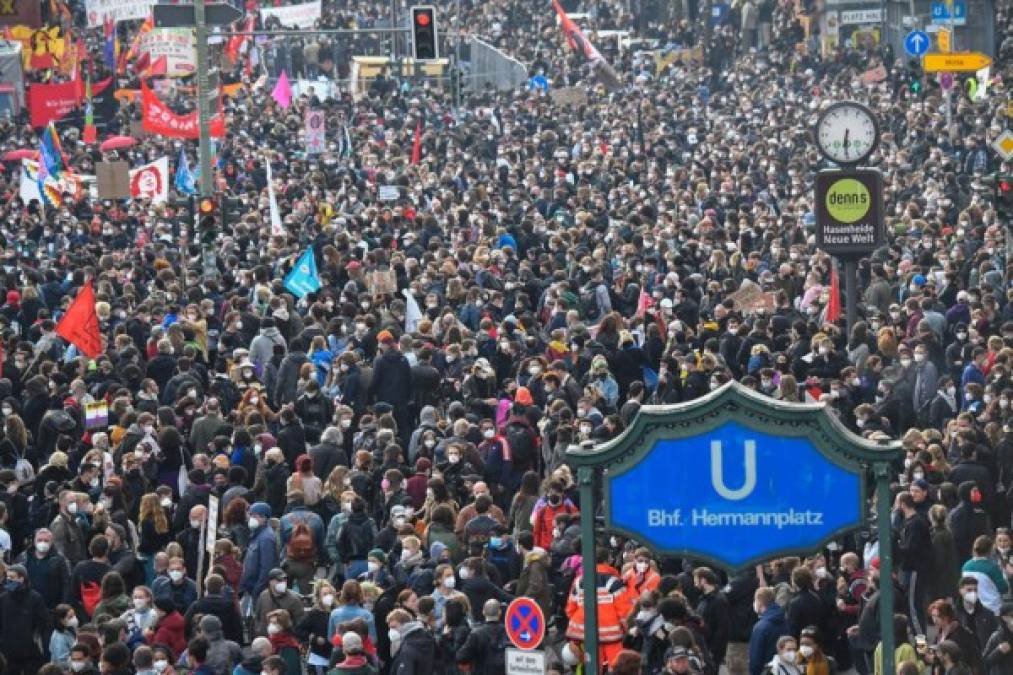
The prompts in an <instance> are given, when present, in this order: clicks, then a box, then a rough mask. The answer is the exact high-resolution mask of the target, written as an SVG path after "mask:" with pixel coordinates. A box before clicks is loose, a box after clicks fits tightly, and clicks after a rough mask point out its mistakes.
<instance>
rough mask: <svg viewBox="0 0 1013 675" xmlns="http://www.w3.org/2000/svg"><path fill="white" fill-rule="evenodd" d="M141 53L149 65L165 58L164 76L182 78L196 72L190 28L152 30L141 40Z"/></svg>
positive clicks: (193, 44)
mask: <svg viewBox="0 0 1013 675" xmlns="http://www.w3.org/2000/svg"><path fill="white" fill-rule="evenodd" d="M141 52H147V53H148V55H149V56H150V60H151V63H154V62H155V61H157V60H158V59H160V58H162V57H165V62H166V64H165V74H166V76H168V77H184V76H186V75H192V74H193V73H194V72H196V70H197V41H196V38H195V37H194V33H193V30H192V29H190V28H153V29H152V30H150V31H148V32H147V33H145V34H144V37H143V38H141Z"/></svg>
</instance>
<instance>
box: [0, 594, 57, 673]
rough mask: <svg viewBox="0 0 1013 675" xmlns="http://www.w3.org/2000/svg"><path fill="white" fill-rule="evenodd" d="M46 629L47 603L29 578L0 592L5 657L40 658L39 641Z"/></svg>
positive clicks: (0, 637)
mask: <svg viewBox="0 0 1013 675" xmlns="http://www.w3.org/2000/svg"><path fill="white" fill-rule="evenodd" d="M48 631H49V612H48V610H47V609H46V603H45V601H43V599H42V596H41V595H39V594H38V593H36V592H35V591H34V590H32V587H31V583H30V582H25V583H24V584H22V586H21V588H19V589H18V590H16V591H6V592H4V593H2V594H0V654H3V655H4V656H6V657H7V660H8V661H22V660H24V661H28V660H34V659H41V658H42V649H41V648H40V647H39V645H41V644H42V643H43V642H42V641H43V640H45V638H46V634H47V633H48Z"/></svg>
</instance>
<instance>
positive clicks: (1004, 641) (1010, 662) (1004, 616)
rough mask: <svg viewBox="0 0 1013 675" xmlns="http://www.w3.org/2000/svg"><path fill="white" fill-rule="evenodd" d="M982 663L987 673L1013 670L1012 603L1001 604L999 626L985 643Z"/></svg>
mask: <svg viewBox="0 0 1013 675" xmlns="http://www.w3.org/2000/svg"><path fill="white" fill-rule="evenodd" d="M982 661H983V662H984V665H985V667H986V668H988V669H989V670H988V672H989V673H993V672H1007V671H1008V670H1010V669H1013V602H1004V603H1003V604H1002V607H1001V608H1000V610H999V625H998V627H996V629H995V630H994V631H993V632H992V634H991V635H990V636H989V638H988V641H987V642H986V643H985V647H984V648H983V650H982Z"/></svg>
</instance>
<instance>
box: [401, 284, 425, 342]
mask: <svg viewBox="0 0 1013 675" xmlns="http://www.w3.org/2000/svg"><path fill="white" fill-rule="evenodd" d="M401 293H402V294H404V297H405V313H404V332H406V333H414V332H415V331H416V330H417V329H418V327H419V322H420V321H422V310H421V309H419V303H417V302H415V296H414V295H412V294H411V292H410V291H409V290H408V289H407V288H405V289H402V290H401Z"/></svg>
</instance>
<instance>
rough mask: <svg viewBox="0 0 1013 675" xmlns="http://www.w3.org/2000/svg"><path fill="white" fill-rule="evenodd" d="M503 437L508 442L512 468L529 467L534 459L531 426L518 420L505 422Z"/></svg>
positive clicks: (533, 439) (533, 435)
mask: <svg viewBox="0 0 1013 675" xmlns="http://www.w3.org/2000/svg"><path fill="white" fill-rule="evenodd" d="M503 437H504V438H505V439H506V442H507V443H509V444H510V458H511V460H512V461H513V465H514V468H515V469H516V468H530V467H531V466H532V462H533V461H534V459H535V444H536V440H535V434H534V432H533V431H531V427H529V426H527V425H526V424H521V423H520V422H507V424H506V426H505V427H504V428H503Z"/></svg>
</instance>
